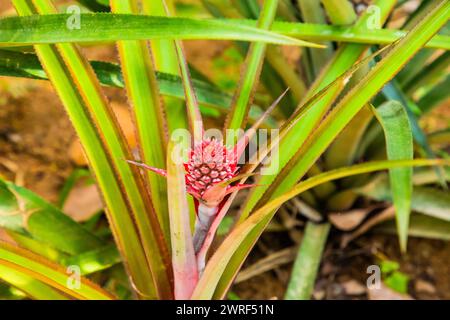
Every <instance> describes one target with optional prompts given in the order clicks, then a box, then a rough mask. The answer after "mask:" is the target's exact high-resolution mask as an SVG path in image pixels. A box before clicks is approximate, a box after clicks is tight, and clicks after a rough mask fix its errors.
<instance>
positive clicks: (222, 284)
mask: <svg viewBox="0 0 450 320" xmlns="http://www.w3.org/2000/svg"><path fill="white" fill-rule="evenodd" d="M439 163H440V164H443V163H445V164H447V165H449V164H450V161H446V160H429V159H420V160H397V161H374V162H367V163H364V164H359V165H354V166H351V167H347V168H341V169H336V170H332V171H328V172H326V173H322V174H319V175H317V176H314V177H312V178H309V179H307V180H305V181H303V182H300V183H299V184H297V185H295V186H294V187H293V188H291V189H290V190H289V191H288V192H285V193H284V194H283V195H280V196H279V197H277V198H275V199H273V200H272V201H270V202H268V203H267V204H266V205H264V206H262V207H261V208H259V209H258V210H255V212H254V213H253V214H252V215H251V216H249V217H248V218H247V219H246V220H245V221H244V222H242V223H240V224H238V225H237V226H236V227H235V228H234V229H233V230H232V231H231V233H230V234H229V235H228V237H227V238H225V240H224V241H223V242H222V244H221V245H220V246H219V248H218V249H217V250H216V252H215V253H214V255H213V256H212V257H211V259H210V260H209V261H208V263H207V265H206V268H205V271H204V273H203V275H202V277H201V278H200V280H199V282H198V285H197V287H196V288H195V291H194V294H193V296H192V298H193V299H211V298H222V297H223V296H224V295H225V293H226V291H227V289H228V288H229V287H230V285H231V282H232V280H233V278H234V277H235V276H236V274H237V270H238V269H239V267H240V266H241V265H242V264H243V262H244V260H245V258H246V257H247V255H248V254H249V252H250V250H251V248H252V247H253V245H254V244H255V242H256V240H257V239H258V237H259V236H260V235H261V233H262V232H263V231H264V229H265V228H266V227H267V225H268V224H269V222H270V220H271V219H272V217H273V216H274V214H275V212H276V209H277V208H278V207H279V206H280V205H281V204H283V203H284V202H286V201H288V200H289V199H291V198H293V197H295V196H297V195H298V194H300V193H302V192H304V191H306V190H309V189H311V188H314V187H316V186H317V185H320V184H322V183H324V182H328V181H332V180H336V179H340V178H343V177H348V176H352V175H356V174H362V173H368V172H373V171H378V170H384V169H391V168H394V167H402V166H414V165H416V166H420V165H433V164H439ZM235 255H237V256H238V257H239V259H233V256H235ZM230 271H232V273H231V274H230ZM225 272H226V274H224V273H225ZM224 276H225V277H224Z"/></svg>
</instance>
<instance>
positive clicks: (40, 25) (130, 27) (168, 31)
mask: <svg viewBox="0 0 450 320" xmlns="http://www.w3.org/2000/svg"><path fill="white" fill-rule="evenodd" d="M69 17H70V15H67V14H58V15H51V16H46V17H37V16H33V17H28V18H26V19H23V18H15V17H10V18H3V19H0V30H2V33H1V34H0V46H18V45H25V44H37V43H58V42H105V41H117V40H148V39H220V40H242V41H262V42H267V43H273V44H282V45H303V46H311V47H314V46H317V45H316V44H312V43H310V42H304V41H300V40H297V41H295V39H292V38H287V37H285V36H281V35H278V34H276V33H274V32H278V33H281V34H284V35H286V36H291V37H299V38H302V39H310V40H311V41H337V42H350V43H362V44H389V43H393V42H395V41H397V40H398V39H400V38H402V37H404V36H405V35H406V33H407V31H402V30H389V29H381V30H364V29H360V28H353V27H342V26H329V25H320V24H307V23H290V22H275V23H274V24H273V27H272V29H271V30H272V32H267V31H262V30H258V29H256V28H254V27H255V26H256V21H254V20H232V19H230V20H224V21H222V20H219V19H215V20H212V19H211V20H198V19H189V18H166V17H148V16H147V17H146V16H138V15H113V14H100V13H97V14H92V13H82V14H81V15H80V19H81V21H82V23H83V25H82V28H81V30H76V29H75V30H68V29H67V28H66V23H67V18H69ZM427 47H428V48H435V49H445V50H450V42H449V36H443V35H437V36H435V37H434V38H433V39H432V40H431V41H430V42H429V43H428V44H427Z"/></svg>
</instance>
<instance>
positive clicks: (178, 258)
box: [167, 141, 198, 300]
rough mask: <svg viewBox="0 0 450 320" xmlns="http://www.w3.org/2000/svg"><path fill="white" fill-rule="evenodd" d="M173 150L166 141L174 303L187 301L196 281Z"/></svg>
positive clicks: (180, 175)
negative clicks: (182, 300) (181, 300)
mask: <svg viewBox="0 0 450 320" xmlns="http://www.w3.org/2000/svg"><path fill="white" fill-rule="evenodd" d="M175 147H176V145H175V144H174V143H173V142H172V141H169V147H168V150H167V154H168V157H167V194H168V197H169V199H170V200H171V201H170V204H169V216H170V234H171V240H172V265H173V273H174V282H175V299H177V300H179V299H189V298H190V297H191V294H192V291H193V290H194V287H195V285H196V283H197V280H198V273H197V260H196V258H195V252H194V244H193V242H192V233H191V227H190V216H189V206H188V201H187V193H186V182H185V176H184V174H185V171H184V166H183V164H182V163H180V161H179V158H175ZM178 147H180V145H178ZM176 161H178V162H176Z"/></svg>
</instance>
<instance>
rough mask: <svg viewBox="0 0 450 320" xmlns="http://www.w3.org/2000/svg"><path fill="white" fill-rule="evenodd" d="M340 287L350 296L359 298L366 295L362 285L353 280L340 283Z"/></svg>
mask: <svg viewBox="0 0 450 320" xmlns="http://www.w3.org/2000/svg"><path fill="white" fill-rule="evenodd" d="M341 286H342V287H343V288H344V290H345V293H346V294H348V295H351V296H359V295H361V294H364V293H366V290H367V288H366V287H365V286H364V285H363V284H362V283H360V282H358V281H356V280H354V279H352V280H348V281H346V282H344V283H341Z"/></svg>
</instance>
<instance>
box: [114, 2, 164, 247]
mask: <svg viewBox="0 0 450 320" xmlns="http://www.w3.org/2000/svg"><path fill="white" fill-rule="evenodd" d="M110 3H111V8H112V11H113V12H114V13H126V14H127V13H137V11H138V8H137V3H136V2H133V1H126V0H111V1H110ZM117 47H118V50H119V56H120V61H121V66H122V72H123V75H124V78H125V84H126V89H127V94H128V100H129V102H130V105H131V106H132V110H133V115H134V119H135V123H136V130H137V135H138V141H139V151H140V155H141V159H140V160H141V161H142V162H144V163H146V164H148V165H150V166H152V167H155V168H161V169H164V168H165V159H166V154H165V153H166V145H167V134H168V133H167V122H166V117H165V113H164V109H163V106H162V105H161V101H160V97H159V93H158V89H157V82H156V76H155V70H154V69H155V68H154V66H153V62H152V56H151V52H150V50H149V48H148V44H147V42H146V41H119V42H118V43H117ZM107 136H108V135H107ZM146 177H147V181H148V184H149V188H150V196H151V199H152V204H153V206H154V208H155V213H156V215H157V217H158V221H159V224H160V225H161V229H162V231H163V234H164V237H165V239H166V243H167V244H168V245H169V244H170V240H169V239H170V236H169V214H168V211H167V210H168V209H167V193H166V181H165V179H164V178H163V177H161V176H159V175H156V174H153V173H152V172H150V171H147V172H146Z"/></svg>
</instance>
